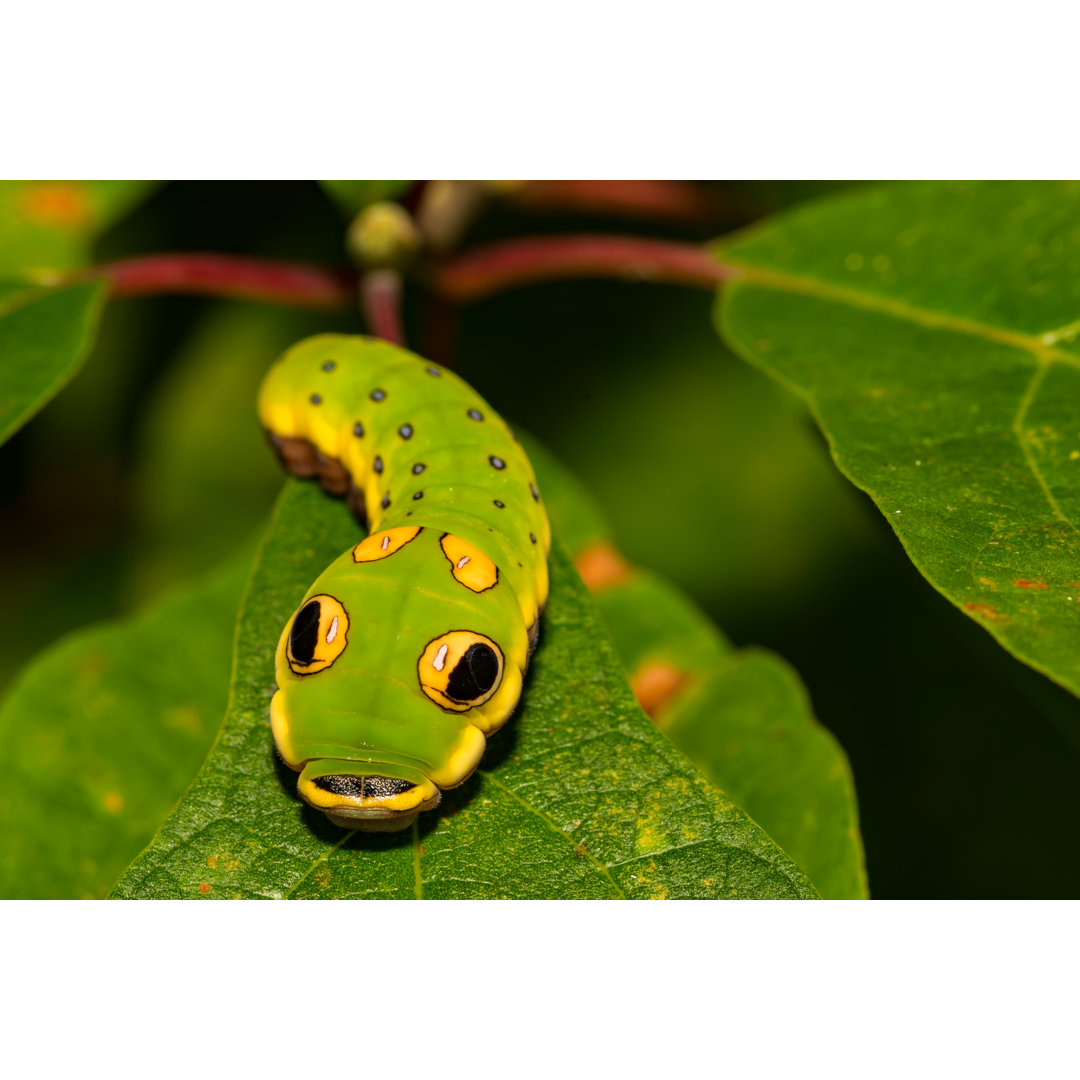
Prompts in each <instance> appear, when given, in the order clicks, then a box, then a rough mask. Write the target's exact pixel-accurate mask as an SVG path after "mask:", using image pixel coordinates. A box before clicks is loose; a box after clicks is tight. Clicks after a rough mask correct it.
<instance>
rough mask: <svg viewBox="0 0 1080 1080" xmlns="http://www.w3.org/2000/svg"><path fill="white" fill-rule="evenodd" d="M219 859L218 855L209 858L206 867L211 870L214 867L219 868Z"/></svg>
mask: <svg viewBox="0 0 1080 1080" xmlns="http://www.w3.org/2000/svg"><path fill="white" fill-rule="evenodd" d="M217 859H218V857H217V856H216V855H211V856H209V858H207V860H206V865H207V866H209V867H210V869H211V870H213V869H214V867H215V866H217Z"/></svg>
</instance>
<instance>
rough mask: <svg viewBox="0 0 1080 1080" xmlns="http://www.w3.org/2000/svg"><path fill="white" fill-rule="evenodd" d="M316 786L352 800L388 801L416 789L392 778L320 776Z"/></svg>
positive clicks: (405, 782)
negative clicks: (392, 797) (392, 796)
mask: <svg viewBox="0 0 1080 1080" xmlns="http://www.w3.org/2000/svg"><path fill="white" fill-rule="evenodd" d="M315 786H316V787H317V788H321V789H322V790H323V791H329V792H330V794H331V795H344V796H345V797H346V798H350V799H388V798H390V796H391V795H400V794H401V793H402V792H404V791H408V790H409V789H410V788H414V787H416V785H415V784H410V783H409V782H408V780H396V779H394V778H393V777H391V776H345V775H340V776H319V777H316V779H315Z"/></svg>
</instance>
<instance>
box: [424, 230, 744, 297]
mask: <svg viewBox="0 0 1080 1080" xmlns="http://www.w3.org/2000/svg"><path fill="white" fill-rule="evenodd" d="M738 276H740V275H739V271H738V270H736V269H735V268H734V267H731V266H726V265H724V264H723V263H720V262H717V261H716V259H714V258H713V257H712V255H710V254H709V252H708V251H706V249H705V248H701V247H696V246H694V245H690V244H673V243H670V242H668V241H663V240H644V239H640V238H638V237H633V236H543V237H532V238H529V239H526V240H507V241H505V242H503V243H499V244H491V245H490V246H488V247H484V248H477V249H475V250H473V251H469V252H466V253H465V254H464V255H458V256H457V257H456V258H453V259H449V260H447V261H446V262H444V263H443V264H442V265H441V266H439V267H437V268H436V269H435V271H434V274H433V282H434V285H435V288H436V289H438V290H439V291H440V292H441V293H442V294H443V295H444V296H447V297H449V298H451V299H454V300H462V301H464V300H478V299H480V298H481V297H483V296H489V295H490V294H492V293H495V292H499V291H500V290H502V289H510V288H513V287H515V286H517V285H525V284H529V283H531V282H536V281H551V280H554V279H557V278H567V277H617V278H624V279H630V280H636V281H663V282H671V283H673V284H678V285H691V286H695V287H697V288H700V289H714V288H715V287H716V286H717V285H718V284H719V283H720V282H722V281H730V280H732V279H734V278H736V277H738Z"/></svg>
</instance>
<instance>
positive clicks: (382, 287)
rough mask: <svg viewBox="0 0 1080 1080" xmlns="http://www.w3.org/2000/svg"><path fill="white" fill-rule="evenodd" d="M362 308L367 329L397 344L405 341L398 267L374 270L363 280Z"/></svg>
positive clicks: (402, 343) (361, 286)
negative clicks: (395, 268) (396, 268)
mask: <svg viewBox="0 0 1080 1080" xmlns="http://www.w3.org/2000/svg"><path fill="white" fill-rule="evenodd" d="M360 308H361V310H362V311H363V313H364V320H365V322H367V325H368V329H369V330H370V331H371V332H372V333H373V334H374V335H375V336H376V337H381V338H383V340H385V341H390V342H393V343H394V344H395V345H404V344H405V331H404V329H403V327H402V325H401V275H400V274H399V273H398V272H397V271H396V270H371V271H369V272H368V273H366V274H365V275H364V276H363V277H362V278H361V279H360Z"/></svg>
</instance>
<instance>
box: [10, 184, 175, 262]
mask: <svg viewBox="0 0 1080 1080" xmlns="http://www.w3.org/2000/svg"><path fill="white" fill-rule="evenodd" d="M156 186H157V184H156V183H154V182H152V181H145V180H62V181H58V180H4V181H0V277H3V276H14V277H18V276H23V275H25V274H31V275H37V274H40V273H41V272H42V271H56V270H72V269H74V268H75V267H77V266H82V265H83V264H84V263H86V262H87V261H89V254H90V242H91V241H92V240H93V239H94V238H95V237H96V236H98V235H99V234H100V233H102V232H103V231H104V230H105V229H107V228H108V227H109V226H110V225H111V224H113V222H115V221H116V220H117V219H118V218H120V217H121V216H122V215H123V214H125V213H127V212H128V211H130V210H131V209H132V208H133V207H134V206H136V205H137V204H138V203H139V202H140V201H141V200H143V199H145V198H146V197H147V196H148V195H149V194H150V193H151V192H152V191H153V190H154V188H155V187H156Z"/></svg>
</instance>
